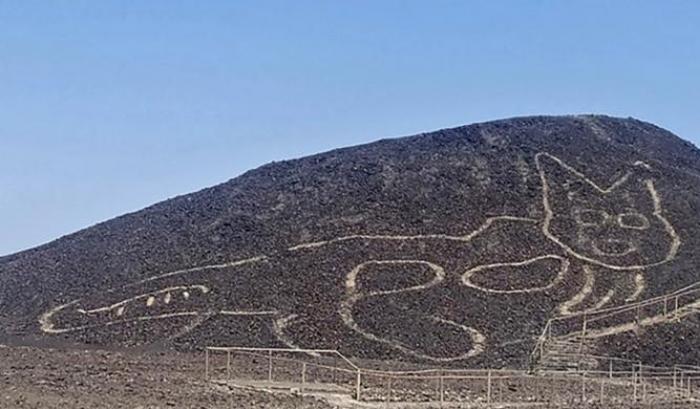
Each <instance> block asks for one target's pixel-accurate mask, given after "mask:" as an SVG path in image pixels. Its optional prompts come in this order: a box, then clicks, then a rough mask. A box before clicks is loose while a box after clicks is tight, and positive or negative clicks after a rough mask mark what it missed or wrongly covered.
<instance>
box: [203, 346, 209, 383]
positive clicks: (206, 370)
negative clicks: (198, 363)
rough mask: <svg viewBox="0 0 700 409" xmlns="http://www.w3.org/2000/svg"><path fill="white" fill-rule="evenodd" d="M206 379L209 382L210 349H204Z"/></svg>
mask: <svg viewBox="0 0 700 409" xmlns="http://www.w3.org/2000/svg"><path fill="white" fill-rule="evenodd" d="M204 379H206V380H207V381H208V380H209V348H207V347H204Z"/></svg>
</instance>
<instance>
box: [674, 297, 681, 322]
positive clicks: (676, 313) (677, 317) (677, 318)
mask: <svg viewBox="0 0 700 409" xmlns="http://www.w3.org/2000/svg"><path fill="white" fill-rule="evenodd" d="M675 315H676V320H680V319H681V317H680V316H679V315H678V297H677V296H676V311H675Z"/></svg>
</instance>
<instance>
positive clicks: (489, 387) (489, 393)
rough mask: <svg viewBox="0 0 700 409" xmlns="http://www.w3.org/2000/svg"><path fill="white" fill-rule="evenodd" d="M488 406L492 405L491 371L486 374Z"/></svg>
mask: <svg viewBox="0 0 700 409" xmlns="http://www.w3.org/2000/svg"><path fill="white" fill-rule="evenodd" d="M486 404H488V405H490V404H491V370H490V369H489V371H488V372H487V374H486Z"/></svg>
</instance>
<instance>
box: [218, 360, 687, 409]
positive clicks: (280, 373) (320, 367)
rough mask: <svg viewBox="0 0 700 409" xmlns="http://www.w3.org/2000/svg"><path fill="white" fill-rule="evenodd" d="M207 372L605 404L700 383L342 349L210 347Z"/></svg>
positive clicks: (669, 397) (655, 374) (670, 394)
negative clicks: (376, 358)
mask: <svg viewBox="0 0 700 409" xmlns="http://www.w3.org/2000/svg"><path fill="white" fill-rule="evenodd" d="M205 376H206V378H207V379H208V380H210V381H218V382H233V383H237V384H240V385H242V386H254V387H258V388H266V387H269V388H283V389H290V390H298V391H300V392H302V393H303V392H310V391H319V392H328V393H341V394H344V395H350V396H351V397H352V398H354V399H356V400H358V401H363V402H387V403H391V402H416V403H419V402H430V403H433V404H440V405H443V404H456V403H460V404H461V403H466V402H470V403H482V404H487V405H488V404H496V403H504V404H505V403H507V404H550V405H563V406H565V407H566V405H569V406H571V405H574V404H579V405H580V404H582V403H586V404H588V403H591V402H596V403H603V404H606V405H613V404H623V403H627V402H630V401H636V402H646V403H654V402H682V401H687V400H688V399H690V398H691V397H693V396H694V393H695V391H694V388H695V387H696V386H699V385H700V368H696V367H690V366H676V367H673V368H659V367H652V366H647V365H637V366H632V367H631V369H630V370H624V371H623V370H614V368H612V369H611V368H608V370H600V371H576V372H571V371H546V372H542V373H538V374H532V373H529V372H527V371H521V370H496V369H492V370H489V369H475V370H455V369H424V370H412V371H385V370H376V369H366V368H362V367H360V366H358V365H356V364H355V363H353V361H351V360H349V359H347V358H346V357H345V356H343V355H342V354H340V353H339V352H338V351H335V350H318V349H306V350H299V349H274V348H245V347H208V348H206V349H205Z"/></svg>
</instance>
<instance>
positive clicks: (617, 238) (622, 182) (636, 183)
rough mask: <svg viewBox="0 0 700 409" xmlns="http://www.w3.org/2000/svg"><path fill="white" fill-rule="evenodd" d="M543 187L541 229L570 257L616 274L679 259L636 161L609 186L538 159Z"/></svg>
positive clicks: (545, 157)
mask: <svg viewBox="0 0 700 409" xmlns="http://www.w3.org/2000/svg"><path fill="white" fill-rule="evenodd" d="M535 163H536V166H537V169H538V171H539V173H540V178H541V183H542V202H543V207H544V219H543V221H542V230H543V232H544V234H545V236H547V237H548V238H549V239H550V240H552V241H553V242H555V243H556V244H557V245H559V246H560V247H561V248H562V249H564V250H565V251H566V252H567V253H569V254H570V255H572V256H573V257H575V258H577V259H579V260H582V261H584V262H588V263H592V264H596V265H600V266H604V267H607V268H610V269H613V270H639V269H642V268H647V267H652V266H656V265H660V264H663V263H667V262H669V261H671V260H672V259H674V258H675V256H676V254H677V252H678V248H679V246H680V244H681V240H680V238H679V236H678V234H677V233H676V231H675V229H674V227H673V225H672V224H671V223H670V222H669V221H668V219H666V217H665V216H664V214H663V207H662V203H661V198H660V196H659V194H658V192H657V190H656V188H655V185H654V180H653V179H652V178H651V175H650V168H649V166H648V165H647V164H645V163H643V162H639V161H638V162H635V163H634V165H632V166H630V167H629V169H628V170H626V171H625V172H624V173H623V174H622V176H620V177H618V178H617V179H616V180H615V181H614V182H612V183H611V184H610V185H609V186H608V187H601V186H599V185H598V184H596V183H595V182H593V181H592V180H591V179H589V178H588V177H586V176H585V175H584V174H583V173H582V172H579V171H578V170H576V169H574V168H573V167H571V166H569V165H568V164H566V163H565V162H564V161H562V160H561V159H559V158H557V157H556V156H554V155H551V154H549V153H547V152H540V153H538V154H537V155H536V156H535Z"/></svg>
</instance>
